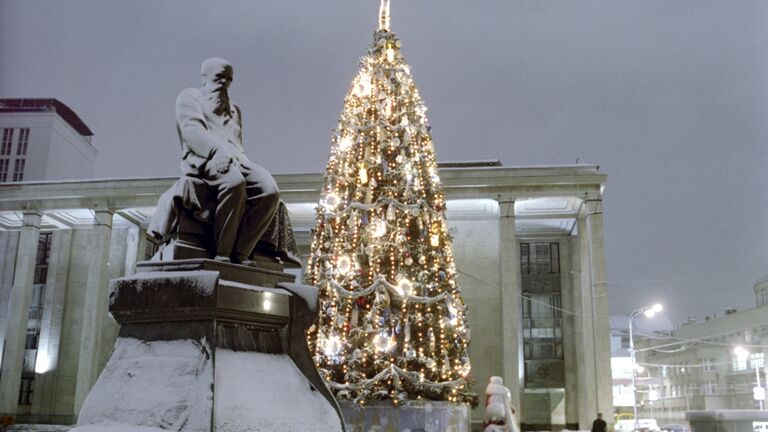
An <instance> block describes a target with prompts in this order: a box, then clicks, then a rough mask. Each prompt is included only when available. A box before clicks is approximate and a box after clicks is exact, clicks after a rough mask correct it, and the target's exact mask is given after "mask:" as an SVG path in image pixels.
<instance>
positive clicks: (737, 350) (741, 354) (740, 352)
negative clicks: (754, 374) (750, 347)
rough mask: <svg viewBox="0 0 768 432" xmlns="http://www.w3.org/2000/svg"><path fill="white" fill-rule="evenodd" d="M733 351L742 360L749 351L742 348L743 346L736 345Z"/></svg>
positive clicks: (746, 356) (747, 355)
mask: <svg viewBox="0 0 768 432" xmlns="http://www.w3.org/2000/svg"><path fill="white" fill-rule="evenodd" d="M733 353H734V354H736V357H738V358H740V359H742V360H744V359H746V358H748V357H749V355H750V352H749V351H747V350H746V349H744V347H743V346H737V347H736V348H734V349H733Z"/></svg>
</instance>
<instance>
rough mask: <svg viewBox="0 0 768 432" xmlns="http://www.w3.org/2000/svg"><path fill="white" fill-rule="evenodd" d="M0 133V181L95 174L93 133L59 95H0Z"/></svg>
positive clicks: (68, 177)
mask: <svg viewBox="0 0 768 432" xmlns="http://www.w3.org/2000/svg"><path fill="white" fill-rule="evenodd" d="M0 133H2V142H0V183H3V182H16V181H35V180H62V179H77V178H89V177H91V175H92V174H93V163H94V161H95V159H96V153H97V152H96V149H95V148H94V147H93V145H92V144H91V140H92V138H93V133H92V132H91V130H90V129H89V128H88V126H87V125H86V124H85V123H84V122H83V121H82V120H81V119H80V117H78V115H77V114H76V113H75V112H74V111H72V110H71V109H70V108H69V107H68V106H67V105H65V104H64V103H62V102H61V101H59V100H57V99H51V98H48V99H29V98H27V99H0Z"/></svg>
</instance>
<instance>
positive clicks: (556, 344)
mask: <svg viewBox="0 0 768 432" xmlns="http://www.w3.org/2000/svg"><path fill="white" fill-rule="evenodd" d="M562 316H563V315H562V311H561V307H560V293H551V294H530V293H526V294H524V295H523V341H524V342H523V344H524V350H525V354H524V355H525V359H526V360H547V359H562V358H563V333H562V321H563V320H562Z"/></svg>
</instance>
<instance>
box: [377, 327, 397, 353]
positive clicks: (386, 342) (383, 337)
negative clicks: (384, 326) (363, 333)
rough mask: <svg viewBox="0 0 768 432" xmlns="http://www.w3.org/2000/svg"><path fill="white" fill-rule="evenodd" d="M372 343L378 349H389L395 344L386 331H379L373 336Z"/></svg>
mask: <svg viewBox="0 0 768 432" xmlns="http://www.w3.org/2000/svg"><path fill="white" fill-rule="evenodd" d="M373 343H374V345H376V349H377V350H378V351H389V350H390V349H392V348H393V347H394V346H395V344H394V342H393V341H392V338H391V337H389V335H388V334H387V333H386V332H381V333H379V334H377V335H376V336H375V337H374V338H373Z"/></svg>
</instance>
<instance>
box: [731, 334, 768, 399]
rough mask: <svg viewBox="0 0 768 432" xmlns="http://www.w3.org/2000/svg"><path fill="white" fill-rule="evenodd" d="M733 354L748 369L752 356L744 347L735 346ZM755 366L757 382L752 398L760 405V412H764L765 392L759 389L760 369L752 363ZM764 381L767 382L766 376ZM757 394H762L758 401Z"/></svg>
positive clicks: (755, 363)
mask: <svg viewBox="0 0 768 432" xmlns="http://www.w3.org/2000/svg"><path fill="white" fill-rule="evenodd" d="M733 353H734V354H736V357H738V358H740V359H743V360H744V361H745V362H746V363H747V368H749V356H750V355H751V354H752V353H750V352H749V351H747V350H746V349H744V347H742V346H737V347H736V348H734V349H733ZM754 365H755V379H756V380H757V386H756V387H755V390H754V398H755V399H757V401H758V403H759V404H760V411H763V410H765V407H764V406H763V399H765V390H763V388H762V387H760V368H759V367H758V366H757V362H754ZM766 380H768V376H766ZM759 392H762V395H761V396H762V399H758V395H759Z"/></svg>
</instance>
